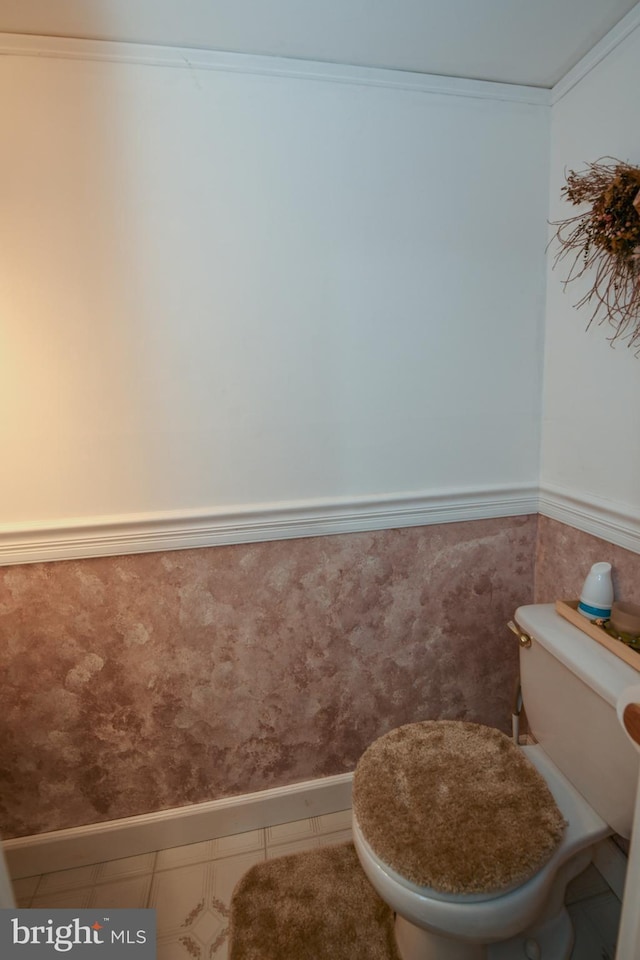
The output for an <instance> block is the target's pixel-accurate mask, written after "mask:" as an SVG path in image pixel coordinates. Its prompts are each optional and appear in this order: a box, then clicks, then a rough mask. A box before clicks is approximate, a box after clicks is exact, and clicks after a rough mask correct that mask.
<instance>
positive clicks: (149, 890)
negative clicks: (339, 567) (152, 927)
mask: <svg viewBox="0 0 640 960" xmlns="http://www.w3.org/2000/svg"><path fill="white" fill-rule="evenodd" d="M350 839H351V812H350V811H349V810H345V811H343V812H341V813H333V814H329V815H327V816H322V817H312V818H311V819H309V820H298V821H296V822H294V823H286V824H283V825H282V826H277V827H268V828H266V829H265V830H252V831H249V832H248V833H241V834H238V835H237V836H233V837H222V838H220V839H218V840H206V841H204V842H203V843H193V844H190V845H189V846H184V847H173V848H171V849H167V850H158V851H157V852H156V853H148V854H142V855H141V856H135V857H127V858H125V859H123V860H111V861H107V862H106V863H96V864H92V865H91V866H88V867H78V868H77V869H73V870H62V871H59V872H57V873H47V874H43V875H42V876H38V877H28V878H25V879H21V880H17V881H15V883H14V890H15V895H16V899H17V901H18V905H19V906H21V907H77V908H81V907H97V908H100V909H105V910H108V909H109V908H110V907H111V908H117V907H155V908H156V911H157V914H156V916H157V924H158V955H157V960H227V949H228V918H229V904H230V902H231V894H232V892H233V889H234V887H235V885H236V883H237V882H238V881H239V880H240V878H241V877H242V876H243V874H244V873H245V872H246V871H247V870H248V869H249V868H250V867H251V866H253V864H254V863H257V862H258V861H260V860H268V859H269V858H271V857H279V856H282V855H284V854H287V853H295V852H297V851H300V850H309V849H311V848H313V847H321V846H325V845H328V844H333V843H343V842H345V841H347V840H350ZM567 904H568V906H569V912H570V914H571V916H572V918H573V922H574V924H575V927H576V945H575V948H574V951H573V955H572V960H614V954H615V940H616V934H617V928H618V923H619V919H620V903H619V901H618V900H617V899H616V897H615V896H614V895H613V893H612V892H611V891H610V889H609V887H608V886H607V884H606V883H605V881H604V880H603V879H602V877H601V876H600V874H599V873H598V871H597V870H596V869H595V867H593V866H591V867H589V868H588V869H587V870H586V871H585V873H583V874H582V875H581V876H580V877H578V878H577V879H576V880H575V881H574V882H573V883H572V884H571V886H570V888H569V890H568V892H567Z"/></svg>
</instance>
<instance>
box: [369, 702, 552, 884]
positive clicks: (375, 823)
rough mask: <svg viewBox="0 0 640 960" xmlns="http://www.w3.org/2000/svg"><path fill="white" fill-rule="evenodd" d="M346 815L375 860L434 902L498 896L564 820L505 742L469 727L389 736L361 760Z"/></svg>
mask: <svg viewBox="0 0 640 960" xmlns="http://www.w3.org/2000/svg"><path fill="white" fill-rule="evenodd" d="M353 809H354V812H355V815H356V819H357V821H358V824H359V826H360V828H361V830H362V833H363V835H364V838H365V840H366V841H367V842H368V844H369V846H370V847H371V849H372V850H373V851H374V853H375V854H376V855H377V856H378V857H379V858H380V859H381V860H383V861H384V862H385V863H387V864H389V866H391V867H393V868H394V869H395V870H396V871H397V872H398V873H400V874H401V875H402V876H404V877H406V878H407V879H409V880H411V881H413V882H414V883H417V884H418V885H420V886H425V887H431V888H432V889H434V890H438V891H441V892H443V893H454V894H482V893H494V892H504V891H506V890H508V889H510V888H513V887H516V886H519V885H520V884H522V883H524V882H526V881H527V880H528V879H529V878H530V877H532V876H533V875H534V874H535V873H537V872H538V870H540V869H541V868H542V867H543V866H544V864H545V863H546V862H547V861H548V860H549V859H550V857H551V855H552V854H553V852H554V850H555V849H556V847H557V846H558V844H559V843H560V841H561V839H562V835H563V832H564V828H565V826H566V824H565V821H564V818H563V816H562V814H561V812H560V810H559V809H558V807H557V805H556V802H555V800H554V798H553V796H552V794H551V791H550V790H549V788H548V786H547V784H546V782H545V780H544V777H542V776H541V774H539V773H538V771H537V770H536V769H535V767H534V766H533V764H532V763H530V762H529V760H527V758H526V757H525V755H524V754H523V753H522V751H521V750H520V749H519V748H518V747H517V746H516V745H515V743H513V741H512V740H511V739H510V738H509V737H507V736H505V734H503V733H501V732H500V731H499V730H495V729H494V728H493V727H485V726H482V725H480V724H476V723H465V722H463V721H456V720H432V721H424V722H422V723H410V724H406V725H405V726H402V727H398V728H396V729H395V730H392V731H391V732H390V733H388V734H385V735H384V736H383V737H380V739H378V740H376V741H375V742H374V743H372V744H371V746H370V747H369V748H368V749H367V750H366V751H365V752H364V754H363V755H362V757H361V758H360V761H359V763H358V765H357V767H356V772H355V775H354V780H353Z"/></svg>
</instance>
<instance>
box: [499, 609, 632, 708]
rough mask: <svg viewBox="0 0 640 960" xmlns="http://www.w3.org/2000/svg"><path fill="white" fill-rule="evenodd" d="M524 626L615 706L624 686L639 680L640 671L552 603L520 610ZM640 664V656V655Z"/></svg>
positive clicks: (556, 656)
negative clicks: (573, 622) (560, 611)
mask: <svg viewBox="0 0 640 960" xmlns="http://www.w3.org/2000/svg"><path fill="white" fill-rule="evenodd" d="M516 620H517V622H518V624H519V625H520V627H521V629H522V630H524V631H525V632H526V633H528V634H530V635H531V636H532V637H533V638H534V639H535V640H537V641H538V643H539V644H540V645H541V646H543V647H545V649H546V650H548V652H549V653H550V654H551V655H552V656H554V657H555V658H556V659H557V660H559V661H560V662H561V663H563V664H564V665H565V666H566V667H567V668H568V669H569V670H571V671H572V672H573V673H574V674H576V676H578V677H580V679H581V680H582V681H583V682H584V683H586V684H587V685H588V686H589V687H591V689H592V690H594V691H595V692H596V693H598V694H599V695H600V696H601V697H602V698H603V699H604V700H606V701H607V703H610V704H611V706H613V707H615V705H616V701H617V699H618V696H619V694H620V693H621V692H622V690H623V689H624V688H625V687H627V686H629V684H631V683H638V682H639V678H640V674H639V673H638V671H637V670H635V669H634V668H633V667H632V666H630V665H629V664H628V663H625V662H624V660H621V659H620V658H619V657H616V655H615V654H614V653H611V651H610V650H607V648H606V647H603V646H602V645H601V644H599V643H598V642H597V640H593V639H592V638H591V637H590V636H589V635H588V634H586V633H583V631H582V630H579V629H578V628H577V627H574V625H573V624H572V623H569V621H568V620H565V619H564V617H561V616H560V614H559V613H558V612H557V611H556V608H555V606H554V604H552V603H536V604H530V605H528V606H524V607H518V609H517V610H516ZM638 661H639V664H638V665H639V667H640V657H638Z"/></svg>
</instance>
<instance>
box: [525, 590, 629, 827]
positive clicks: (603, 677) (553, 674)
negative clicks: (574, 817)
mask: <svg viewBox="0 0 640 960" xmlns="http://www.w3.org/2000/svg"><path fill="white" fill-rule="evenodd" d="M516 621H517V623H518V624H519V625H520V627H521V629H522V630H523V631H524V632H525V633H528V634H529V636H530V637H531V641H532V642H531V646H530V647H526V648H525V647H521V648H520V682H521V685H522V699H523V702H524V708H525V712H526V715H527V720H528V722H529V729H530V731H531V733H532V734H533V736H534V737H535V739H536V740H537V741H538V743H539V744H540V745H541V747H542V748H543V750H544V751H545V753H546V754H547V755H548V756H549V757H550V759H551V760H552V761H553V762H554V764H555V765H556V766H557V767H558V768H559V769H560V770H561V771H562V773H564V775H565V777H567V779H568V780H570V781H571V783H572V784H573V785H574V787H576V789H577V790H579V792H580V793H581V794H582V796H583V797H584V798H585V799H586V800H587V802H588V803H589V804H590V806H591V807H593V809H594V810H595V811H596V812H597V813H598V814H599V815H600V816H601V817H602V819H603V820H605V821H606V822H607V823H608V824H609V825H610V826H611V827H612V829H613V830H614V831H615V832H616V833H619V834H620V835H621V836H623V837H629V836H630V835H631V825H632V823H633V814H634V802H635V795H636V787H637V784H638V761H639V758H638V754H637V752H636V751H635V750H634V749H633V747H632V745H631V743H630V741H629V740H628V738H627V736H626V735H625V733H624V731H623V729H622V727H621V725H620V723H619V721H618V717H617V714H616V702H617V699H618V696H619V694H620V693H621V692H622V691H623V690H624V689H625V687H628V686H631V685H632V684H637V683H640V673H639V672H638V671H637V670H635V669H634V668H633V667H631V666H629V664H627V663H625V662H624V660H621V659H620V658H619V657H616V656H615V654H613V653H611V651H610V650H607V648H606V647H603V646H602V645H601V644H599V643H598V642H597V641H596V640H593V639H592V638H591V637H589V636H588V635H587V634H586V633H583V632H582V631H581V630H579V629H578V628H577V627H574V626H573V624H571V623H569V621H567V620H565V619H564V618H563V617H561V616H560V614H558V613H557V612H556V609H555V607H554V605H553V604H535V605H531V606H525V607H519V608H518V610H517V611H516ZM638 661H639V663H638V667H639V668H640V656H638Z"/></svg>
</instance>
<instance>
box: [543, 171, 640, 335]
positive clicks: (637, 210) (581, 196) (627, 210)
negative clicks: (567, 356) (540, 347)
mask: <svg viewBox="0 0 640 960" xmlns="http://www.w3.org/2000/svg"><path fill="white" fill-rule="evenodd" d="M562 194H563V195H564V197H565V198H566V199H567V200H569V202H570V203H572V204H574V205H575V206H582V205H584V204H586V203H588V204H589V205H590V209H589V210H586V211H584V212H583V213H578V214H576V215H575V216H574V217H569V218H568V219H567V220H558V221H555V222H554V223H553V224H552V226H554V227H556V228H557V229H556V233H555V237H554V238H553V239H555V240H556V241H557V242H559V244H560V250H559V251H558V253H557V255H556V258H555V260H554V263H553V265H554V267H555V266H557V264H558V263H559V262H560V261H561V260H564V259H565V258H566V257H569V258H572V260H573V262H572V264H571V269H570V270H569V274H568V276H567V277H566V279H565V281H564V283H565V286H566V285H567V284H568V283H570V282H571V281H572V280H577V279H578V278H579V277H582V276H583V275H584V274H586V273H587V272H591V271H592V270H593V271H595V272H594V274H593V284H592V286H591V289H590V290H589V291H588V292H587V293H585V295H584V296H583V297H582V298H581V299H580V300H579V301H578V302H577V303H576V307H581V306H584V305H585V304H590V306H591V308H592V313H591V318H590V320H589V323H588V325H587V326H588V327H590V326H591V324H592V323H593V322H594V320H595V321H597V322H598V323H604V322H608V323H609V324H610V326H611V327H613V330H614V333H613V335H612V336H611V337H609V339H610V341H611V342H613V341H615V340H618V339H619V338H625V339H628V346H629V347H633V348H634V349H636V350H638V352H640V167H635V166H632V165H631V164H628V163H622V162H621V161H620V160H615V159H614V158H613V157H603V158H602V159H601V160H597V161H596V162H595V163H590V164H589V165H588V166H587V168H586V170H583V171H581V172H579V173H575V172H574V171H573V170H571V171H569V175H568V176H567V184H566V186H565V187H563V188H562Z"/></svg>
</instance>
